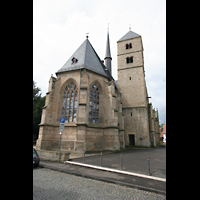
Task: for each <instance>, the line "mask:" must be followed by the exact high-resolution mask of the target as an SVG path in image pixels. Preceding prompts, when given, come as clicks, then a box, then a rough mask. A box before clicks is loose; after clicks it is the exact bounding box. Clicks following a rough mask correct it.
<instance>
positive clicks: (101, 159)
mask: <svg viewBox="0 0 200 200" xmlns="http://www.w3.org/2000/svg"><path fill="white" fill-rule="evenodd" d="M100 166H101V167H102V152H101V159H100Z"/></svg>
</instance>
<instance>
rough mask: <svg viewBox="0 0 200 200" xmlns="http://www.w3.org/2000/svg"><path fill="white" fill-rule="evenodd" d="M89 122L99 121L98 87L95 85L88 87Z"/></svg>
mask: <svg viewBox="0 0 200 200" xmlns="http://www.w3.org/2000/svg"><path fill="white" fill-rule="evenodd" d="M89 123H99V89H98V87H97V86H96V85H93V86H92V87H91V89H90V103H89Z"/></svg>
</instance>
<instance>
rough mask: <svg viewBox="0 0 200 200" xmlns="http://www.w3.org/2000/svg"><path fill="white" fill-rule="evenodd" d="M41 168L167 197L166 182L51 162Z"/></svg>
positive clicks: (42, 164) (46, 162) (44, 162)
mask: <svg viewBox="0 0 200 200" xmlns="http://www.w3.org/2000/svg"><path fill="white" fill-rule="evenodd" d="M39 167H44V168H48V169H51V170H55V171H59V172H64V173H67V174H72V175H76V176H81V177H84V178H90V179H95V180H99V181H104V182H109V183H114V184H118V185H122V186H127V187H132V188H137V189H140V190H145V191H149V192H155V193H157V194H162V195H166V182H163V181H155V180H151V179H146V178H141V177H137V176H129V175H124V174H118V173H113V172H107V171H101V170H97V169H91V168H86V167H81V166H76V165H71V164H61V163H58V162H51V161H40V165H39Z"/></svg>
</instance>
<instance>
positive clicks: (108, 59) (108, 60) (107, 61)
mask: <svg viewBox="0 0 200 200" xmlns="http://www.w3.org/2000/svg"><path fill="white" fill-rule="evenodd" d="M108 25H109V24H108ZM104 60H105V66H106V68H107V69H108V70H109V73H110V75H112V69H111V60H112V57H111V53H110V40H109V27H108V32H107V42H106V54H105V58H104Z"/></svg>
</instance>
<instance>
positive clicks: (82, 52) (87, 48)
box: [56, 39, 108, 77]
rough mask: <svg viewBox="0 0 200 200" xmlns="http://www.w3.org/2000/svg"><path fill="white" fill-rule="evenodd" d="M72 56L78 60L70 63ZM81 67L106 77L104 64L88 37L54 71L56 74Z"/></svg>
mask: <svg viewBox="0 0 200 200" xmlns="http://www.w3.org/2000/svg"><path fill="white" fill-rule="evenodd" d="M73 57H74V58H76V59H77V60H78V61H77V62H76V63H73V64H72V60H71V59H72V58H73ZM83 68H85V69H88V70H90V71H93V72H95V73H97V74H101V75H103V76H106V77H108V76H107V75H106V73H105V71H104V68H105V66H104V65H103V63H102V62H101V60H100V58H99V56H98V55H97V53H96V52H95V50H94V48H93V47H92V45H91V43H90V42H89V40H88V39H86V40H85V41H84V42H83V43H82V44H81V46H80V47H79V48H78V49H77V50H76V51H75V52H74V54H73V55H72V56H71V57H70V58H69V60H68V61H67V62H66V63H65V64H64V65H63V66H62V68H61V69H59V70H58V71H57V72H56V74H57V73H61V72H66V71H72V70H77V69H83Z"/></svg>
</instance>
